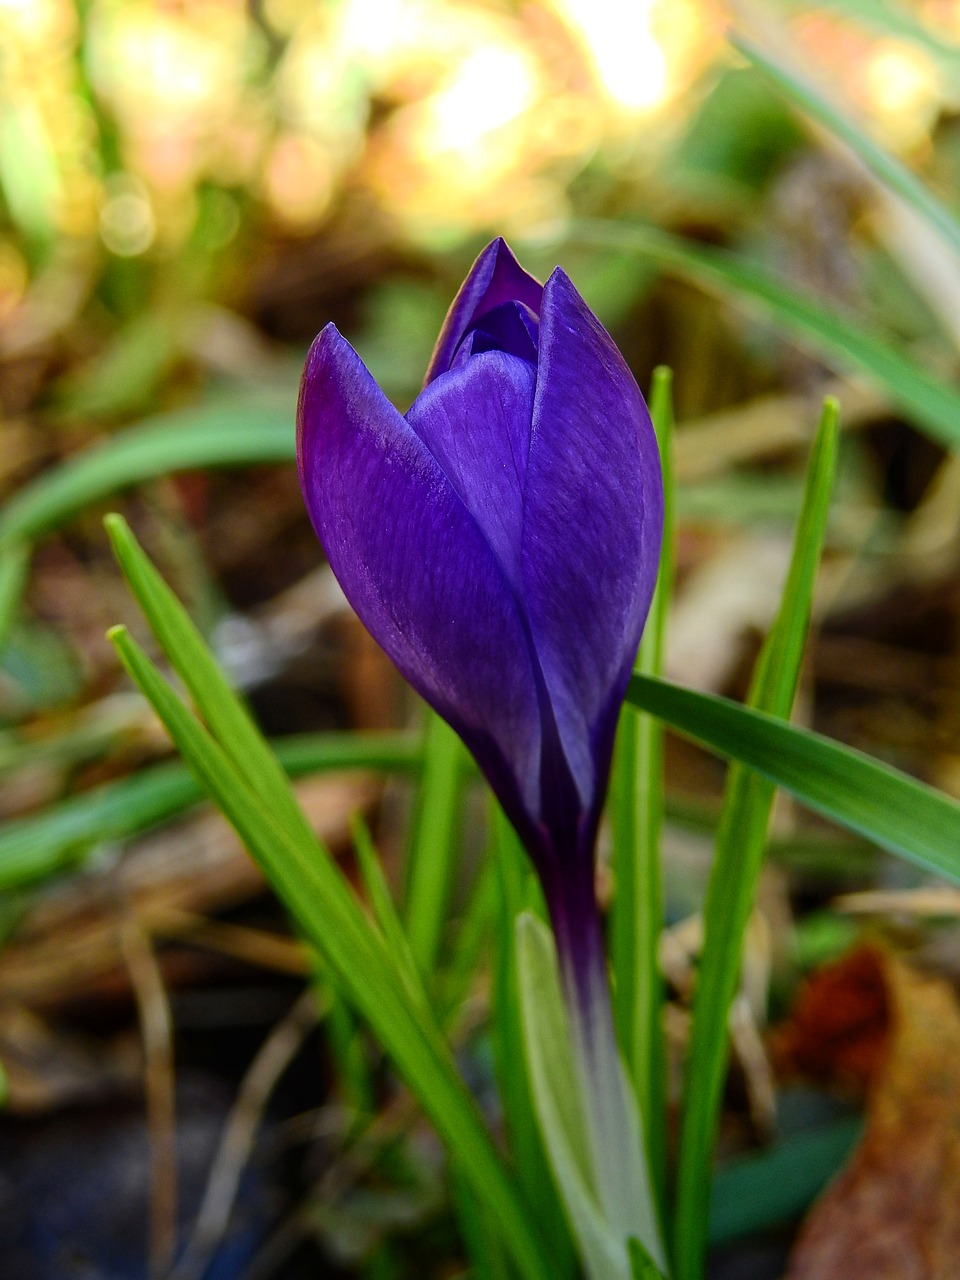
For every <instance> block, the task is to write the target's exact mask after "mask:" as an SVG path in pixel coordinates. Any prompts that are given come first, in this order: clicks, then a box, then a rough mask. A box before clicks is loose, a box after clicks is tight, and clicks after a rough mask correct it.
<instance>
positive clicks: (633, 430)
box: [298, 240, 663, 968]
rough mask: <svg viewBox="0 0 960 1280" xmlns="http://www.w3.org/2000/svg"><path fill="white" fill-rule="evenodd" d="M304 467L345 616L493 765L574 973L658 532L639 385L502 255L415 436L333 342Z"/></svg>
mask: <svg viewBox="0 0 960 1280" xmlns="http://www.w3.org/2000/svg"><path fill="white" fill-rule="evenodd" d="M398 340H400V338H399V337H398ZM298 459H299V468H300V481H301V484H302V487H303V493H304V497H305V499H306V504H307V507H308V509H309V512H310V516H311V519H312V521H313V524H314V527H315V529H316V531H317V534H318V535H319V538H320V541H321V542H322V543H323V546H324V549H325V551H326V554H327V557H328V559H329V561H330V564H331V566H332V568H333V571H334V573H335V574H336V576H337V578H338V579H339V581H340V584H341V586H342V587H343V590H344V592H345V594H346V596H347V598H348V599H349V601H350V602H351V604H352V605H353V607H354V609H355V610H356V612H357V613H358V615H359V616H360V618H361V620H362V621H363V623H364V624H365V625H366V627H367V628H368V630H369V631H370V632H371V634H372V635H373V636H374V638H375V639H376V640H377V641H378V642H379V643H380V645H381V646H382V647H383V648H384V649H385V650H386V652H387V654H388V655H389V656H390V658H391V659H392V660H393V662H394V663H395V664H396V665H397V667H398V668H399V669H400V671H401V672H402V673H403V675H404V676H405V677H406V678H407V680H408V681H409V682H410V683H411V684H412V685H413V687H414V688H415V689H416V690H417V691H418V692H419V693H420V694H421V695H422V696H423V697H424V698H425V699H426V701H427V702H428V703H430V705H431V706H432V707H434V708H435V709H436V710H437V711H438V712H439V714H440V715H441V716H443V717H444V719H446V720H447V721H448V722H449V723H450V724H451V725H452V726H453V728H454V729H455V730H456V731H457V732H458V733H459V734H460V736H461V737H462V738H463V740H464V742H465V743H466V745H467V746H468V748H469V749H470V751H471V752H472V753H473V755H474V756H475V757H476V760H477V763H478V764H479V766H480V768H481V769H482V770H483V772H484V774H485V775H486V777H487V779H488V780H489V782H490V785H491V786H492V788H493V790H494V792H495V793H496V795H497V796H498V798H499V799H500V802H501V804H502V805H503V808H504V810H505V811H506V813H507V816H508V817H509V818H510V820H511V822H512V823H513V824H514V826H515V827H516V829H517V831H518V833H519V834H520V837H521V839H522V840H523V842H524V844H525V845H526V847H527V849H528V850H529V852H530V854H531V856H532V858H533V860H534V863H535V865H536V867H537V870H538V872H539V874H540V877H541V879H542V881H543V885H544V889H545V893H546V896H547V900H548V904H549V906H550V910H551V915H552V917H553V921H554V926H555V928H556V930H557V935H558V944H559V948H560V951H561V954H564V953H566V954H567V955H568V956H572V958H573V959H574V967H575V968H576V963H575V959H576V957H575V953H576V952H577V951H578V950H580V949H581V948H582V947H583V946H589V945H590V943H589V942H588V940H587V939H586V938H585V937H583V936H581V935H582V934H583V931H584V928H586V929H588V930H589V929H591V928H592V927H593V926H592V925H591V924H590V923H589V922H590V921H593V920H594V908H593V884H592V874H593V850H594V843H595V838H596V831H597V824H598V821H599V816H600V810H601V807H602V804H603V799H604V794H605V792H606V786H607V779H608V774H609V769H610V757H611V753H612V750H613V738H614V731H615V728H616V720H617V715H618V712H619V709H620V705H621V702H622V700H623V696H624V693H625V689H626V684H627V680H628V677H629V674H630V670H631V667H632V665H633V661H634V657H635V655H636V651H637V646H638V643H639V640H640V633H641V631H642V629H643V623H644V620H645V618H646V615H647V609H648V607H649V604H650V598H651V595H652V593H653V588H654V582H655V579H656V573H657V565H658V562H659V554H660V539H661V531H662V524H663V494H662V484H661V474H660V461H659V455H658V452H657V444H656V439H655V436H654V433H653V429H652V427H651V424H650V418H649V415H648V413H647V409H646V406H645V404H644V401H643V397H642V395H641V394H640V391H639V389H638V387H637V384H636V381H635V380H634V377H633V375H632V374H631V372H630V370H629V369H628V368H627V365H626V364H625V362H624V360H623V357H622V356H621V355H620V353H619V351H618V350H617V348H616V346H615V345H614V343H613V341H612V339H611V338H610V336H609V335H608V334H607V332H606V331H605V330H604V329H603V327H602V326H601V325H600V323H599V321H598V320H597V318H596V316H595V315H594V314H593V313H592V311H590V309H589V308H588V307H587V305H586V303H585V302H584V301H583V299H582V298H581V297H580V295H579V293H577V291H576V289H575V288H574V287H573V285H572V284H571V282H570V280H569V278H568V277H567V276H566V274H565V273H564V272H563V271H561V270H560V269H559V268H557V269H556V270H555V271H554V272H553V274H552V275H551V276H550V278H549V280H548V281H547V283H546V284H545V285H544V286H541V285H540V284H538V283H537V281H536V280H534V279H533V278H532V277H531V276H529V275H528V274H527V273H526V272H525V271H524V270H523V269H522V268H521V267H520V266H519V264H518V263H517V261H516V259H515V258H514V256H513V254H512V253H511V252H510V250H509V249H508V248H507V246H506V244H504V242H503V241H502V240H495V241H493V243H492V244H490V245H488V246H487V248H486V249H485V250H484V251H483V253H481V255H480V257H479V258H478V259H477V261H476V262H475V263H474V265H473V267H472V269H471V271H470V273H469V275H468V276H467V278H466V280H465V281H464V283H463V285H462V287H461V289H460V292H459V293H458V295H457V297H456V299H455V301H454V303H453V305H452V307H451V308H450V311H449V313H448V315H447V319H446V321H445V323H444V326H443V329H442V331H441V333H440V337H439V339H438V340H437V345H436V349H435V351H434V355H433V359H432V361H431V364H430V368H429V370H428V372H427V377H426V382H425V384H424V388H423V391H422V392H421V393H420V395H419V397H418V398H417V399H416V401H415V402H414V404H413V406H412V407H411V409H410V411H409V412H408V413H407V414H406V415H405V416H404V415H402V414H400V413H399V412H398V411H397V410H396V409H395V408H394V407H393V405H392V404H391V403H390V402H389V400H388V399H387V398H386V396H385V395H384V394H383V392H382V391H381V390H380V388H379V387H378V386H377V384H376V382H375V381H374V379H373V378H372V376H371V375H370V373H369V372H368V370H367V369H366V368H365V367H364V365H363V363H362V362H361V360H360V358H359V357H358V356H357V354H356V352H355V351H354V350H353V348H352V347H351V346H350V345H349V344H348V343H347V342H346V341H345V340H344V339H343V338H342V337H341V336H340V334H339V333H338V332H337V330H336V329H335V328H334V327H333V325H328V326H327V327H326V328H325V329H324V330H323V332H322V333H321V334H320V335H319V337H318V338H317V339H316V341H315V342H314V344H313V347H312V348H311V351H310V354H309V356H308V358H307V364H306V368H305V370H304V374H303V382H302V385H301V389H300V404H299V411H298ZM587 899H588V900H589V905H588V902H587V901H586V900H587ZM581 903H582V905H578V904H581Z"/></svg>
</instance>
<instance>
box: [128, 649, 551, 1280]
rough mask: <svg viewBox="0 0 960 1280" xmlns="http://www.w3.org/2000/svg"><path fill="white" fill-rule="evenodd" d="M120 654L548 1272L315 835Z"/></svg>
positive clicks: (516, 1248)
mask: <svg viewBox="0 0 960 1280" xmlns="http://www.w3.org/2000/svg"><path fill="white" fill-rule="evenodd" d="M109 636H110V639H111V641H112V642H113V644H114V647H115V648H116V650H117V652H118V654H119V656H120V659H121V661H122V663H123V665H124V667H125V669H126V670H127V672H128V673H129V674H130V676H131V678H132V679H133V680H134V681H135V683H136V684H137V685H138V686H139V687H140V689H141V690H142V692H143V693H144V695H145V696H146V698H147V700H148V701H149V702H150V703H151V705H152V706H153V708H154V710H155V711H156V712H157V714H158V715H159V717H160V719H161V720H162V721H163V723H164V725H165V726H166V728H167V731H168V733H169V734H170V736H171V737H172V739H173V741H174V742H175V743H176V745H177V747H178V748H179V749H180V751H181V752H182V753H183V755H184V757H185V759H186V760H187V762H188V763H189V765H190V766H191V768H192V769H193V771H194V772H195V773H196V775H197V777H198V778H199V780H200V781H201V783H202V785H203V786H204V788H205V789H206V790H208V791H209V792H210V794H211V796H212V797H213V798H214V800H215V801H216V803H217V804H218V805H219V806H220V807H221V808H222V809H223V812H224V814H225V815H226V816H227V818H228V819H229V820H230V822H231V823H232V825H233V826H234V827H235V829H236V831H237V833H238V834H239V835H240V837H241V839H242V840H243V841H244V843H245V844H246V845H247V847H248V848H249V849H250V851H251V853H252V854H253V855H254V857H255V858H256V859H257V861H258V862H259V863H260V865H261V866H262V867H263V869H264V872H265V874H266V875H267V877H268V879H269V880H270V882H271V884H272V885H273V887H274V888H275V889H276V891H277V893H278V894H279V896H280V897H281V899H282V900H283V901H284V902H285V904H286V905H287V907H288V909H289V910H290V911H291V913H292V914H293V915H294V916H295V918H296V919H297V920H298V921H299V923H300V926H301V928H302V929H303V931H304V933H305V935H306V936H307V938H308V939H309V940H310V942H311V943H312V944H313V945H314V946H315V947H316V949H317V951H318V952H319V953H320V954H321V955H322V956H323V958H324V960H325V961H326V963H327V964H328V966H329V968H330V970H331V972H332V973H333V974H334V975H335V976H336V979H337V983H338V985H339V986H340V987H341V989H342V990H343V991H344V992H345V993H346V995H347V996H348V997H349V999H350V1001H351V1002H352V1003H353V1004H354V1005H355V1007H356V1008H357V1009H358V1010H359V1011H360V1012H361V1013H362V1014H363V1016H364V1018H365V1019H366V1020H367V1022H368V1023H369V1024H370V1026H371V1027H372V1028H373V1030H374V1032H375V1034H376V1035H377V1036H378V1038H379V1039H380V1041H381V1043H382V1044H383V1045H384V1047H385V1049H386V1050H387V1052H388V1053H389V1054H390V1056H391V1057H392V1058H393V1060H394V1062H395V1063H396V1064H397V1067H398V1068H399V1070H400V1072H401V1074H402V1075H403V1076H404V1078H405V1079H406V1081H407V1083H408V1084H409V1085H410V1087H411V1089H412V1090H413V1092H414V1094H415V1095H416V1097H417V1099H418V1101H419V1102H420V1104H421V1105H422V1107H423V1109H424V1111H425V1112H426V1114H427V1115H428V1116H429V1117H430V1119H431V1120H432V1121H433V1123H434V1125H435V1126H436V1128H437V1131H438V1132H439V1133H440V1135H441V1137H442V1138H443V1140H444V1142H445V1143H446V1145H447V1146H448V1148H449V1150H450V1151H452V1152H454V1153H455V1154H456V1157H457V1159H458V1161H459V1162H460V1166H461V1167H462V1168H463V1170H464V1172H465V1174H466V1175H467V1176H468V1178H469V1179H470V1182H471V1185H472V1187H473V1189H474V1192H475V1194H476V1195H477V1196H478V1197H479V1198H481V1199H482V1200H483V1201H484V1203H485V1204H486V1205H487V1206H488V1208H489V1209H490V1212H491V1215H492V1218H493V1220H494V1221H496V1222H497V1223H498V1224H499V1227H500V1230H501V1232H502V1235H503V1238H504V1241H505V1243H506V1244H507V1246H508V1248H509V1249H510V1252H511V1254H512V1256H513V1259H514V1261H515V1262H516V1264H517V1267H518V1270H519V1271H520V1273H521V1274H522V1275H523V1276H525V1277H528V1278H529V1280H550V1278H551V1277H552V1276H553V1275H554V1274H555V1272H554V1269H553V1267H552V1266H551V1262H550V1256H551V1250H550V1248H549V1244H548V1242H547V1241H545V1240H543V1239H542V1238H541V1236H540V1233H539V1231H538V1229H537V1228H536V1226H535V1224H534V1223H533V1221H532V1220H531V1218H530V1216H529V1215H528V1213H527V1211H526V1210H525V1208H524V1206H523V1203H522V1201H521V1199H520V1197H519V1195H518V1194H517V1191H516V1188H515V1187H514V1186H513V1184H512V1182H511V1180H510V1179H509V1177H508V1175H507V1173H506V1171H505V1169H504V1167H503V1165H502V1164H501V1162H500V1159H499V1157H498V1156H497V1153H496V1151H495V1150H494V1147H493V1144H492V1142H491V1140H490V1137H489V1134H488V1132H487V1130H486V1127H485V1125H484V1123H483V1119H482V1117H481V1115H480V1113H479V1111H478V1109H477V1107H476V1104H475V1102H474V1101H473V1099H472V1098H471V1096H470V1094H469V1093H468V1092H467V1090H466V1088H465V1086H464V1084H463V1081H462V1080H461V1079H460V1077H459V1076H458V1074H457V1072H456V1069H455V1066H454V1064H453V1060H452V1057H451V1055H450V1050H449V1046H448V1045H447V1043H446V1041H445V1040H444V1039H443V1037H442V1036H441V1035H440V1033H439V1030H438V1029H437V1028H436V1026H435V1024H431V1023H429V1022H428V1021H427V1020H426V1019H424V1018H423V1017H421V1016H420V1013H419V1011H418V1010H416V1009H415V1007H414V1006H413V1005H412V1004H411V1002H410V1000H409V997H408V996H407V995H406V993H405V991H404V989H403V986H402V984H401V983H399V982H398V980H397V975H396V968H395V965H394V963H393V960H392V957H391V956H390V955H389V953H388V952H387V950H386V948H385V947H384V945H383V943H382V941H381V940H380V939H379V938H378V937H377V935H376V934H375V933H374V931H373V929H372V928H371V926H370V923H369V921H368V920H367V919H366V917H365V916H364V914H363V911H362V909H361V907H360V905H359V903H358V902H357V900H356V899H355V898H354V896H353V894H352V892H351V890H350V887H349V885H348V884H347V882H346V879H345V877H344V876H343V873H342V872H341V871H340V869H339V868H338V867H337V866H336V864H335V863H334V862H333V860H332V859H331V858H329V856H325V855H324V854H323V851H322V850H320V848H319V846H318V844H317V842H316V839H315V837H312V836H311V837H310V838H309V839H307V840H300V839H299V838H298V837H296V836H294V834H293V833H292V832H291V829H290V827H289V825H288V824H287V823H286V822H284V821H280V820H279V819H278V815H277V814H276V813H275V812H274V811H273V810H272V809H271V808H270V807H269V806H266V805H264V804H263V803H262V801H261V799H260V798H259V797H258V795H257V793H256V791H255V790H254V789H253V788H252V787H251V786H250V784H249V783H248V782H247V781H246V780H245V779H244V777H243V776H242V774H241V773H240V772H239V770H238V768H237V766H236V765H235V764H234V762H233V761H232V760H231V759H230V758H229V757H228V756H227V754H226V753H225V751H224V750H223V749H222V748H221V747H220V746H219V745H218V744H217V743H216V742H215V741H214V740H213V738H211V737H210V735H209V734H208V733H207V732H206V731H205V730H204V729H203V727H202V726H201V725H200V723H199V722H198V721H197V720H196V719H195V718H194V717H193V716H192V715H191V714H190V713H189V712H188V711H187V709H186V708H185V707H184V705H183V704H182V703H181V702H180V700H179V698H178V697H177V696H176V694H175V693H174V692H173V690H172V689H171V688H170V686H169V685H168V684H167V682H166V681H165V680H164V679H163V677H162V676H161V675H160V673H159V671H158V670H157V669H156V667H155V666H154V665H153V663H151V662H150V660H149V659H148V658H147V656H146V654H145V653H144V652H143V650H142V649H140V647H139V646H138V645H137V644H136V643H135V642H134V640H133V639H132V638H131V637H130V635H129V633H128V632H127V631H126V629H125V628H123V627H115V628H113V630H112V631H111V632H110V633H109Z"/></svg>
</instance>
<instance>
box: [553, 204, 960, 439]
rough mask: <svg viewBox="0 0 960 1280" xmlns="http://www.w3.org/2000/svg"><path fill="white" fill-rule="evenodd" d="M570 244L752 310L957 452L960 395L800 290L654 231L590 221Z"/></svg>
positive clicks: (574, 229) (733, 258) (574, 231)
mask: <svg viewBox="0 0 960 1280" xmlns="http://www.w3.org/2000/svg"><path fill="white" fill-rule="evenodd" d="M569 238H570V239H571V240H573V241H575V242H579V243H584V244H597V245H602V246H605V247H606V246H614V247H616V248H632V249H633V250H634V251H635V252H636V253H639V254H642V255H643V256H644V257H648V258H650V259H651V260H652V261H655V262H658V263H660V264H661V265H662V266H663V267H665V268H667V269H668V270H670V271H673V272H676V273H677V274H678V275H680V276H681V277H683V278H684V279H687V280H691V281H692V282H693V283H694V284H697V285H700V286H701V287H704V288H707V289H716V290H718V291H719V292H720V293H722V294H728V295H731V296H733V297H735V298H740V299H744V300H745V301H747V302H748V303H751V304H754V305H756V306H757V307H759V309H760V310H761V311H763V312H765V313H766V315H767V316H768V317H769V318H770V319H771V320H772V321H773V323H774V324H775V325H776V326H777V327H778V328H781V329H783V330H784V332H786V333H788V334H790V335H791V336H792V337H793V338H794V339H796V340H797V341H799V342H800V343H802V344H804V345H807V346H809V347H810V348H812V349H813V350H814V351H815V352H816V353H817V354H818V356H820V358H821V359H822V360H823V361H824V362H825V363H826V364H828V365H829V366H830V367H831V368H839V369H847V368H849V369H853V370H856V371H858V372H860V373H862V374H865V375H866V376H867V377H868V378H869V379H870V381H871V382H872V383H873V384H874V385H875V386H877V387H878V388H880V389H881V390H882V391H883V392H884V393H885V394H886V395H887V396H888V397H889V399H890V402H891V404H893V405H895V406H897V408H899V409H900V410H901V411H902V412H903V413H905V414H906V415H907V416H908V417H909V418H910V419H911V421H913V422H914V423H915V424H916V425H917V426H918V427H922V428H923V429H924V430H925V431H926V432H927V433H928V434H929V435H930V436H932V437H933V439H935V440H938V441H940V443H941V444H943V445H945V446H946V447H947V448H948V449H957V448H958V447H960V393H958V392H957V391H955V390H954V389H953V388H952V387H951V386H949V385H948V384H947V383H946V382H942V381H941V380H940V379H939V378H936V377H934V375H933V374H930V373H927V371H926V370H925V369H922V368H921V367H920V366H919V365H918V364H916V363H915V362H914V361H912V360H911V359H910V358H909V357H908V356H905V355H903V354H901V352H899V351H898V350H897V349H896V348H895V347H892V346H890V345H889V344H888V343H886V342H884V341H883V340H882V339H880V338H878V337H876V336H875V335H874V334H873V333H871V332H870V331H869V330H867V329H864V328H861V327H859V326H857V325H856V324H854V323H853V322H852V321H851V320H850V319H848V318H846V317H844V316H841V315H839V314H837V313H835V312H833V311H830V310H829V309H828V308H827V306H825V305H824V304H823V303H821V302H819V301H818V300H817V299H815V298H812V297H810V296H809V295H805V294H804V293H802V292H801V291H800V290H799V289H797V287H796V286H795V285H793V284H791V283H788V282H786V281H782V280H778V279H777V278H776V276H773V275H771V274H770V273H769V272H767V271H765V270H764V269H763V268H762V267H760V266H757V265H756V264H755V263H752V262H748V261H745V260H744V259H743V258H740V257H738V256H737V255H736V254H733V253H729V252H727V251H726V250H723V249H712V248H708V247H707V246H705V245H694V244H691V243H690V242H688V241H686V240H683V239H681V238H680V237H679V236H672V235H669V234H668V233H666V232H663V231H658V230H657V229H656V228H654V227H640V226H632V225H628V224H626V223H614V222H600V221H591V220H589V219H584V220H580V221H577V222H574V223H573V224H572V226H571V229H570V233H569Z"/></svg>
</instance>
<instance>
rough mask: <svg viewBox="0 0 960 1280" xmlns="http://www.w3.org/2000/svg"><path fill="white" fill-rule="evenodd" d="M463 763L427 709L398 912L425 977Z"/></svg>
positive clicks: (432, 960) (444, 893) (447, 884)
mask: <svg viewBox="0 0 960 1280" xmlns="http://www.w3.org/2000/svg"><path fill="white" fill-rule="evenodd" d="M463 766H464V749H463V747H462V745H461V743H460V739H459V738H458V737H457V735H456V734H455V733H454V731H453V730H452V729H451V728H450V726H449V725H447V724H446V723H445V722H444V721H443V720H441V719H440V717H439V716H438V715H436V714H435V713H434V712H433V711H428V712H427V722H426V730H425V736H424V754H423V778H422V781H421V783H420V795H419V797H418V813H417V820H416V825H415V828H414V835H413V844H412V847H411V852H410V869H409V873H408V879H407V893H406V910H405V912H404V914H405V917H406V921H407V935H408V937H409V939H410V949H411V951H412V952H413V955H414V959H415V960H416V962H417V964H418V965H419V967H420V972H421V973H422V974H423V975H424V976H425V977H426V978H427V979H428V980H429V978H430V977H431V975H432V974H433V972H434V969H435V967H436V963H437V956H438V954H439V951H440V939H441V935H442V933H443V924H444V921H445V920H446V916H447V909H448V906H449V901H450V890H451V887H452V882H453V876H454V869H455V864H456V852H457V843H458V842H457V819H458V817H459V814H460V798H461V795H462V782H463Z"/></svg>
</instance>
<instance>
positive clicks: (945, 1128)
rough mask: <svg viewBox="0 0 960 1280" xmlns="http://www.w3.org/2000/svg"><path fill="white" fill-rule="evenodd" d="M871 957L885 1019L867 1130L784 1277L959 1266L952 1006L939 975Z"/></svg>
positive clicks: (870, 1278)
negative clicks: (930, 975) (881, 991)
mask: <svg viewBox="0 0 960 1280" xmlns="http://www.w3.org/2000/svg"><path fill="white" fill-rule="evenodd" d="M873 954H874V955H875V956H876V957H877V963H878V964H879V965H880V970H881V972H882V974H883V979H884V983H885V988H886V993H887V998H888V1002H889V1007H890V1012H891V1022H890V1032H889V1035H888V1039H887V1047H886V1050H885V1053H884V1054H883V1057H882V1059H881V1060H880V1062H879V1064H878V1069H877V1071H876V1073H875V1075H874V1078H873V1080H872V1083H871V1087H870V1092H869V1095H868V1102H867V1126H866V1132H865V1133H864V1137H863V1139H862V1141H861V1143H860V1145H859V1147H858V1148H857V1150H856V1152H855V1153H854V1155H853V1157H852V1159H851V1161H850V1163H849V1164H848V1166H847V1168H846V1169H845V1170H844V1171H843V1173H841V1174H840V1176H839V1177H838V1178H837V1179H836V1181H835V1182H834V1183H833V1185H832V1186H831V1187H830V1188H829V1189H828V1190H827V1192H826V1193H825V1194H824V1196H823V1197H822V1198H821V1199H820V1200H819V1202H818V1203H817V1205H816V1206H815V1207H814V1209H813V1211H812V1212H811V1214H810V1216H809V1218H808V1219H807V1222H806V1224H805V1225H804V1227H803V1230H802V1231H801V1234H800V1237H799V1239H798V1241H797V1244H796V1246H795V1248H794V1251H793V1255H792V1258H791V1262H790V1268H789V1271H788V1273H787V1280H850V1277H853V1276H855V1277H857V1280H955V1277H956V1275H957V1273H958V1266H960V1010H958V1007H957V1001H956V998H955V995H954V993H953V991H952V989H951V988H950V986H949V985H948V984H947V983H945V982H944V981H942V980H941V979H936V978H927V977H923V976H921V975H919V974H917V973H916V972H915V971H913V970H911V969H910V968H908V967H907V966H906V965H905V964H902V963H901V962H900V961H898V960H896V959H894V958H893V957H891V956H888V955H884V954H882V953H879V952H876V953H873Z"/></svg>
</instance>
